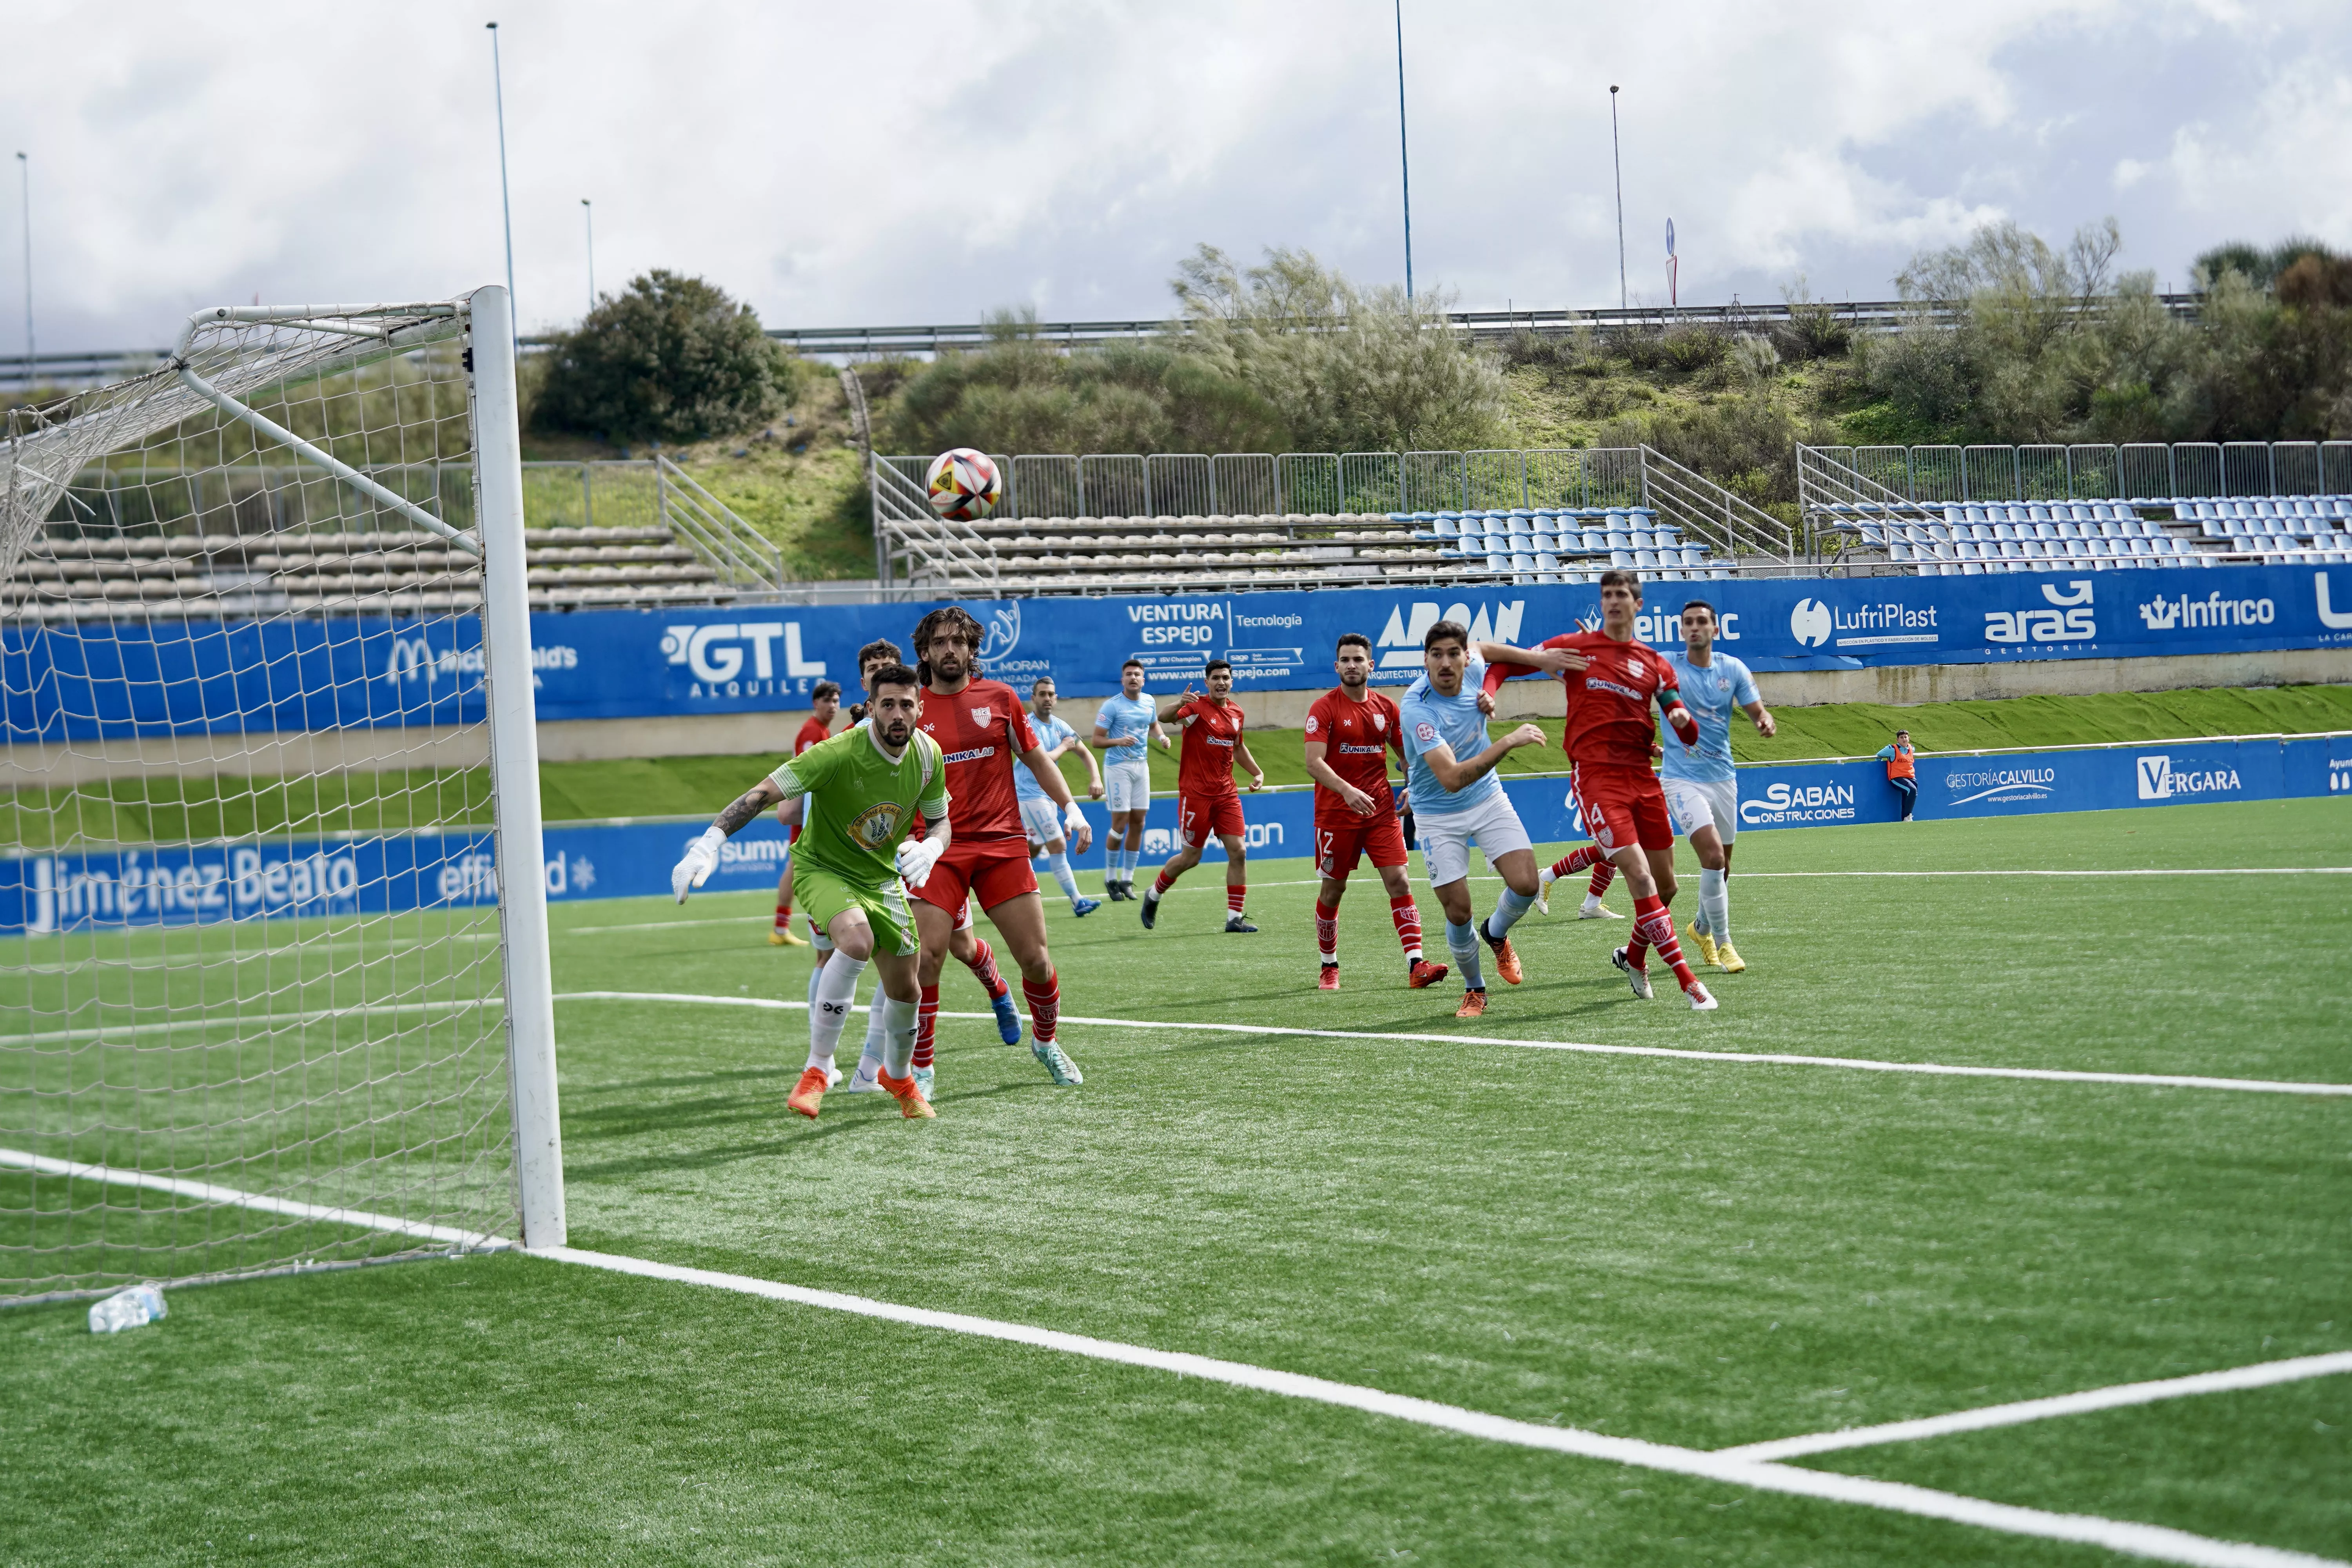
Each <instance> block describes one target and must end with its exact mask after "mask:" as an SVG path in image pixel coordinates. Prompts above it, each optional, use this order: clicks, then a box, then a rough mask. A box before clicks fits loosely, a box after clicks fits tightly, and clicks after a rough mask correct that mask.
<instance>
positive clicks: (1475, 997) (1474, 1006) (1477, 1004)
mask: <svg viewBox="0 0 2352 1568" xmlns="http://www.w3.org/2000/svg"><path fill="white" fill-rule="evenodd" d="M1454 1016H1455V1017H1457V1018H1483V1017H1485V1016H1486V987H1485V986H1483V985H1481V986H1480V987H1478V989H1477V990H1475V991H1465V992H1464V993H1462V1005H1460V1006H1459V1007H1456V1008H1455V1009H1454Z"/></svg>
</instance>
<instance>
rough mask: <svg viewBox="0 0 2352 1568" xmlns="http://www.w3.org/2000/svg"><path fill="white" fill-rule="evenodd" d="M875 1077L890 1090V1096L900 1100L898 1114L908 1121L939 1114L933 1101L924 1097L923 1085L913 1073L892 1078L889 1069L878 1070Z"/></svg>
mask: <svg viewBox="0 0 2352 1568" xmlns="http://www.w3.org/2000/svg"><path fill="white" fill-rule="evenodd" d="M874 1078H875V1081H876V1082H877V1083H879V1084H880V1085H881V1086H882V1087H883V1088H884V1089H888V1090H889V1091H890V1098H891V1099H893V1100H897V1101H898V1114H899V1115H901V1116H903V1117H905V1118H906V1119H907V1120H908V1121H922V1120H923V1119H925V1118H926V1117H935V1116H937V1115H938V1114H939V1112H938V1111H936V1110H932V1109H931V1102H930V1101H929V1100H925V1099H924V1098H923V1086H922V1085H921V1084H919V1083H917V1082H916V1081H915V1075H914V1074H913V1073H908V1075H907V1076H906V1077H905V1078H892V1077H891V1076H890V1075H889V1073H887V1071H886V1072H877V1073H876V1074H875V1075H874Z"/></svg>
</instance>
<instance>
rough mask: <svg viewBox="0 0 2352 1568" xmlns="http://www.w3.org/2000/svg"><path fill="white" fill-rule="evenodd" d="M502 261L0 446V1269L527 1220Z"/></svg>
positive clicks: (181, 1278) (541, 971)
mask: <svg viewBox="0 0 2352 1568" xmlns="http://www.w3.org/2000/svg"><path fill="white" fill-rule="evenodd" d="M514 349H515V340H514V327H513V321H512V318H511V311H510V306H509V300H508V298H507V294H506V290H504V289H498V288H486V289H478V290H476V291H475V292H474V293H472V294H470V295H468V296H466V297H464V298H461V299H457V300H442V301H437V302H433V303H425V304H405V305H401V304H394V305H361V306H352V305H335V306H304V307H294V308H265V307H255V308H251V309H246V308H242V307H236V308H226V309H220V310H203V311H199V312H198V313H197V314H196V315H194V317H192V318H190V320H189V321H188V324H187V326H186V328H185V330H184V331H183V332H182V333H181V335H180V338H179V341H178V342H177V344H176V346H175V348H174V351H173V354H172V356H171V358H170V359H169V360H168V361H167V362H166V363H164V364H163V366H162V367H161V368H159V369H157V370H155V371H153V372H152V374H142V375H139V376H136V377H134V378H132V379H129V380H124V381H121V382H117V383H115V384H111V385H108V386H104V387H101V388H98V389H95V390H91V391H89V392H87V393H79V394H75V395H71V396H69V397H66V398H63V399H62V400H59V401H57V402H53V403H50V404H48V405H45V406H42V407H40V408H37V409H20V410H17V411H16V412H15V413H14V414H12V415H11V416H10V421H9V426H8V429H7V433H6V442H5V447H0V468H5V473H0V705H5V724H6V737H5V739H6V758H7V773H6V777H5V781H0V784H5V794H0V811H4V812H5V821H6V824H7V826H8V828H9V833H8V836H7V838H6V842H5V845H0V1302H13V1301H24V1300H40V1299H45V1298H50V1297H58V1296H73V1295H88V1294H97V1293H100V1292H104V1291H108V1290H111V1289H117V1288H120V1287H121V1286H122V1285H124V1284H126V1283H130V1282H135V1281H141V1280H154V1281H158V1282H163V1283H185V1282H189V1281H194V1280H199V1279H226V1278H235V1277H240V1276H250V1275H256V1274H263V1273H269V1272H273V1271H286V1270H294V1269H303V1268H320V1267H334V1266H349V1265H355V1264H361V1263H368V1262H375V1261H380V1260H385V1259H391V1258H404V1257H416V1256H425V1255H431V1254H436V1253H437V1254H446V1253H452V1252H463V1251H474V1250H484V1249H492V1248H498V1247H509V1246H513V1245H516V1244H518V1243H520V1244H524V1245H532V1246H544V1245H560V1244H561V1243H562V1240H563V1179H562V1148H561V1144H560V1142H559V1139H558V1136H557V1116H556V1100H555V1058H554V1039H553V1037H554V1023H553V1009H552V1005H551V1000H550V994H551V987H550V984H549V974H548V952H547V906H546V889H545V882H544V875H545V874H544V870H543V861H542V858H541V847H540V817H539V779H538V775H539V764H538V748H537V742H536V740H535V737H534V732H533V719H532V700H531V687H532V661H531V641H530V598H529V587H528V582H529V574H528V568H527V565H526V563H525V559H524V552H523V510H522V474H521V448H520V436H519V431H518V428H517V412H516V403H515V362H514Z"/></svg>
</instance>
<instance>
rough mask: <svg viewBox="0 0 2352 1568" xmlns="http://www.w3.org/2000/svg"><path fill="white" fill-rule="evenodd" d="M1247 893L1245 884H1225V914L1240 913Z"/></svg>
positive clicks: (1247, 889) (1247, 888)
mask: <svg viewBox="0 0 2352 1568" xmlns="http://www.w3.org/2000/svg"><path fill="white" fill-rule="evenodd" d="M1248 892H1249V887H1248V885H1247V884H1246V883H1243V882H1227V883H1226V884H1225V912H1226V913H1227V914H1232V915H1237V914H1239V913H1241V912H1242V900H1243V898H1244V896H1245V895H1246V894H1247V893H1248ZM1334 912H1335V913H1336V912H1337V911H1336V910H1335V911H1334Z"/></svg>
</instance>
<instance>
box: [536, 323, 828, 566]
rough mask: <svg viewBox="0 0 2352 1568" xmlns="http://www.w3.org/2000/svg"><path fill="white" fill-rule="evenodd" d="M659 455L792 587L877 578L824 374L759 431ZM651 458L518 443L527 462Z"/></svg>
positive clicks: (632, 452)
mask: <svg viewBox="0 0 2352 1568" xmlns="http://www.w3.org/2000/svg"><path fill="white" fill-rule="evenodd" d="M664 450H665V455H666V456H667V457H668V458H669V459H670V460H671V461H672V462H674V463H677V464H678V465H679V466H680V467H681V468H685V469H686V471H687V472H688V473H689V474H691V475H692V476H693V477H694V479H695V480H696V482H698V484H700V485H701V486H702V487H703V488H704V489H708V490H709V491H710V493H711V494H712V495H715V496H717V497H718V498H719V500H721V501H724V502H725V503H726V504H727V506H728V508H729V509H730V510H732V511H733V512H734V513H735V514H736V515H737V516H739V517H740V518H741V519H742V520H743V521H746V522H748V523H750V524H751V526H752V527H753V528H755V529H758V530H759V531H760V532H761V534H763V535H765V536H766V537H767V539H768V540H769V541H770V542H772V543H773V544H775V545H776V546H777V548H779V549H780V550H782V552H784V564H785V569H786V570H787V571H789V572H790V573H791V574H793V577H794V578H796V579H798V580H800V581H803V582H808V581H813V580H824V579H830V578H837V577H871V576H873V575H874V534H873V529H872V525H871V523H870V521H869V520H868V518H867V510H868V506H867V501H866V474H865V464H864V460H863V458H861V457H860V455H859V453H858V449H857V441H856V433H855V431H854V430H853V429H852V427H851V425H850V419H849V405H848V399H847V397H846V395H845V394H844V393H843V391H842V387H841V381H840V378H839V377H838V376H836V375H835V374H833V372H832V370H831V368H830V367H829V366H825V365H813V366H810V367H809V368H808V370H807V372H806V374H803V376H802V377H801V381H800V384H799V389H798V391H797V392H796V394H795V395H794V396H793V401H792V403H791V404H790V405H788V406H786V407H785V408H784V409H783V410H782V412H780V413H778V414H777V415H776V416H775V418H774V419H773V420H772V421H771V422H770V423H769V424H768V426H766V427H765V428H763V429H761V430H758V431H755V432H753V433H751V435H749V436H733V437H725V438H724V439H720V440H716V441H700V442H696V443H693V444H691V445H688V446H684V447H667V448H665V449H664ZM650 456H652V452H651V451H650V449H648V448H645V447H617V446H608V445H606V444H605V443H604V442H602V441H598V440H595V439H593V437H570V436H550V435H545V434H539V435H528V436H526V437H524V439H523V458H524V459H525V460H526V461H529V462H589V461H599V460H603V459H607V458H622V457H635V458H647V457H650ZM569 521H575V522H576V521H579V520H578V519H577V518H573V519H570V520H569Z"/></svg>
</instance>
